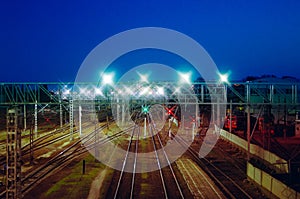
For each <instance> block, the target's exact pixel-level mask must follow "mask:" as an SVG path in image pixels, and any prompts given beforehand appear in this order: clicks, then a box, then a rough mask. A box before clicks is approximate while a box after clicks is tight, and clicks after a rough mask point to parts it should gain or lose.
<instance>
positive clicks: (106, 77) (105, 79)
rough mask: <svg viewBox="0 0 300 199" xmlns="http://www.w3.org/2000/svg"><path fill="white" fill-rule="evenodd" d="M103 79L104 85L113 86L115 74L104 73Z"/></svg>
mask: <svg viewBox="0 0 300 199" xmlns="http://www.w3.org/2000/svg"><path fill="white" fill-rule="evenodd" d="M101 77H102V84H104V85H106V84H108V85H113V83H114V81H113V78H114V73H102V75H101Z"/></svg>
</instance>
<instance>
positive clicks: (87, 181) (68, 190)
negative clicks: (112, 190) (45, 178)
mask: <svg viewBox="0 0 300 199" xmlns="http://www.w3.org/2000/svg"><path fill="white" fill-rule="evenodd" d="M85 161H86V171H85V174H82V161H80V162H79V163H77V164H76V165H75V166H74V167H73V168H69V169H72V171H71V173H69V174H68V175H67V176H65V177H63V178H62V179H61V180H59V181H58V182H56V183H55V184H53V185H52V186H51V187H50V189H48V191H47V192H46V193H44V194H43V198H62V197H63V198H86V197H87V196H88V194H89V191H90V186H91V183H92V182H93V180H94V179H95V177H97V175H98V174H99V173H100V171H101V170H103V169H105V165H103V164H102V163H98V162H95V159H94V157H93V156H91V155H88V156H87V157H86V158H85ZM65 169H68V168H65ZM103 191H104V190H103Z"/></svg>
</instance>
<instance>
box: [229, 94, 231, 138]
mask: <svg viewBox="0 0 300 199" xmlns="http://www.w3.org/2000/svg"><path fill="white" fill-rule="evenodd" d="M229 122H230V124H229V132H230V133H231V132H232V100H230V108H229Z"/></svg>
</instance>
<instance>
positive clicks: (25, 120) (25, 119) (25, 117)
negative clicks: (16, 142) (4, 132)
mask: <svg viewBox="0 0 300 199" xmlns="http://www.w3.org/2000/svg"><path fill="white" fill-rule="evenodd" d="M23 114H24V131H26V129H27V125H26V123H27V114H26V104H24V113H23Z"/></svg>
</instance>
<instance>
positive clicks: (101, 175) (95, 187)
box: [87, 168, 107, 199]
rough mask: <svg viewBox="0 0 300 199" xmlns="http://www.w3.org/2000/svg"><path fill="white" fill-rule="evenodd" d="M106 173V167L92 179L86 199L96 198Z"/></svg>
mask: <svg viewBox="0 0 300 199" xmlns="http://www.w3.org/2000/svg"><path fill="white" fill-rule="evenodd" d="M106 174H107V168H105V169H104V170H102V171H101V172H100V173H99V175H98V176H97V177H96V178H95V179H94V181H93V182H92V184H91V188H90V192H89V195H88V197H87V198H88V199H98V198H99V194H100V190H101V188H102V185H103V181H104V180H105V176H106Z"/></svg>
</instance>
